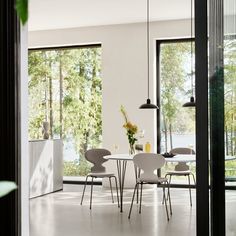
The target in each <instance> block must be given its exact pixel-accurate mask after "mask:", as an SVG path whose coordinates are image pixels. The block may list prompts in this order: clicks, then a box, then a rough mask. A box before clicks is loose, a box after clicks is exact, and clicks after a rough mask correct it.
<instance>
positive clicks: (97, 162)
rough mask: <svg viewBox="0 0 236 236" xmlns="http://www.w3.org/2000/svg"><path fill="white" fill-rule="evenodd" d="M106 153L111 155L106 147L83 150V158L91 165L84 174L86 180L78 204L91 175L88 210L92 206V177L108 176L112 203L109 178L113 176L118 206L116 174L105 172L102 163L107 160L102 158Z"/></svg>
mask: <svg viewBox="0 0 236 236" xmlns="http://www.w3.org/2000/svg"><path fill="white" fill-rule="evenodd" d="M106 155H111V152H110V151H108V150H106V149H102V148H97V149H91V150H88V151H86V152H85V159H86V160H87V161H89V162H91V163H92V164H93V167H92V168H91V173H89V174H88V175H87V176H86V180H85V184H84V189H83V194H82V198H81V202H80V205H82V203H83V199H84V192H85V189H86V186H87V180H88V177H91V178H92V181H91V194H90V210H91V208H92V196H93V179H94V178H108V179H109V182H110V189H111V197H112V203H114V198H113V192H112V184H111V179H112V178H114V180H115V184H116V193H117V202H118V207H120V205H119V196H118V187H117V179H116V176H115V174H114V173H107V172H106V168H105V167H104V166H103V165H102V164H103V163H104V162H106V161H108V160H107V159H105V158H103V157H104V156H106Z"/></svg>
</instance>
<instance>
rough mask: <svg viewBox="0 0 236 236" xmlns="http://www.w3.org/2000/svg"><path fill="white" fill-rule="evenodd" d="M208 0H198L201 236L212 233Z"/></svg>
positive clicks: (198, 194) (197, 105)
mask: <svg viewBox="0 0 236 236" xmlns="http://www.w3.org/2000/svg"><path fill="white" fill-rule="evenodd" d="M207 2H208V1H206V0H196V1H195V81H196V82H195V84H196V85H195V86H196V179H197V182H196V188H197V190H196V193H197V200H196V204H197V227H196V230H197V236H201V235H204V236H209V233H210V231H209V223H210V222H209V161H208V160H209V158H208V147H209V145H208V58H207V56H208V55H207V54H208V30H207V26H208V18H207V7H208V6H207Z"/></svg>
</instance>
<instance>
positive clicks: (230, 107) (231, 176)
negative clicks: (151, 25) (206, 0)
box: [223, 0, 236, 236]
mask: <svg viewBox="0 0 236 236" xmlns="http://www.w3.org/2000/svg"><path fill="white" fill-rule="evenodd" d="M223 56H224V122H225V123H224V135H225V155H226V157H227V159H228V160H227V161H226V162H225V215H226V220H225V222H226V235H227V236H231V235H235V232H236V225H235V210H236V1H235V0H224V55H223Z"/></svg>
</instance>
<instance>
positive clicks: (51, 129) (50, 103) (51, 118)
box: [49, 63, 53, 138]
mask: <svg viewBox="0 0 236 236" xmlns="http://www.w3.org/2000/svg"><path fill="white" fill-rule="evenodd" d="M50 68H51V63H50ZM49 110H50V113H49V114H50V136H51V138H53V111H52V75H50V76H49Z"/></svg>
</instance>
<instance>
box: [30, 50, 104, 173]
mask: <svg viewBox="0 0 236 236" xmlns="http://www.w3.org/2000/svg"><path fill="white" fill-rule="evenodd" d="M29 77H30V78H29V138H30V139H42V138H43V135H42V124H43V122H45V121H47V122H49V126H50V138H63V143H64V175H67V176H84V175H86V174H87V173H88V172H89V171H90V165H89V164H88V163H87V161H85V158H84V153H85V151H86V150H87V149H90V148H92V147H100V146H101V143H102V120H101V112H102V111H101V109H102V79H101V47H81V48H79V47H78V48H68V49H65V48H64V49H48V50H40V49H39V50H32V51H30V52H29Z"/></svg>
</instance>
